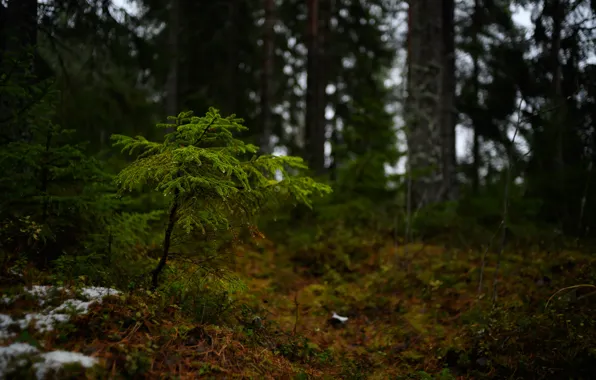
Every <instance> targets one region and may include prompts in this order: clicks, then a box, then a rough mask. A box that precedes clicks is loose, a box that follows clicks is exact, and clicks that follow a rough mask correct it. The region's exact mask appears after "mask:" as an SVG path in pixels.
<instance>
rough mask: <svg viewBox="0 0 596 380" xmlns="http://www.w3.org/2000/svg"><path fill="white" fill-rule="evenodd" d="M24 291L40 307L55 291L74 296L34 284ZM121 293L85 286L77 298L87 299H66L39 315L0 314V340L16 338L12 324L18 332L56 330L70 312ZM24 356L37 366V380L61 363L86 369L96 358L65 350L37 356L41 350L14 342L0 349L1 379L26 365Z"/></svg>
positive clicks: (81, 310) (9, 300)
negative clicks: (36, 301) (31, 327)
mask: <svg viewBox="0 0 596 380" xmlns="http://www.w3.org/2000/svg"><path fill="white" fill-rule="evenodd" d="M24 291H25V292H26V293H28V294H31V295H33V296H35V297H37V298H38V301H39V305H40V306H44V305H46V304H47V303H48V301H49V298H50V297H51V296H52V295H54V294H56V292H64V291H67V293H63V294H69V295H73V294H74V293H73V292H71V291H68V289H64V288H62V287H52V286H41V285H36V286H32V287H31V288H25V289H24ZM119 293H120V292H119V291H117V290H115V289H109V288H102V287H87V288H83V289H81V292H80V295H81V296H82V298H85V299H86V300H84V301H83V300H80V299H76V298H73V299H68V300H66V301H64V302H63V303H62V304H61V305H60V306H58V307H55V308H52V307H46V308H45V309H44V310H42V311H39V312H32V313H29V314H27V315H25V316H24V318H20V319H15V318H14V317H13V316H11V315H7V314H0V340H5V339H10V338H14V337H15V335H16V334H15V333H13V332H9V328H10V327H11V326H13V325H16V326H18V327H19V328H20V329H21V330H24V329H26V328H27V327H29V325H30V324H31V323H34V327H35V329H36V330H37V331H39V332H41V333H44V332H47V331H51V330H53V329H54V328H55V325H56V324H57V323H63V322H67V321H68V320H69V319H70V316H71V314H72V313H75V314H85V313H87V312H88V311H89V306H91V304H92V303H95V302H102V299H103V297H106V296H108V295H116V294H119ZM18 297H19V295H17V296H15V297H13V298H9V297H6V296H5V297H2V298H1V299H0V301H1V302H3V303H5V304H10V303H12V302H14V300H15V299H16V298H18ZM24 355H29V356H32V355H33V356H34V357H32V358H31V359H35V361H36V363H35V364H34V365H33V369H34V370H35V372H36V376H37V378H38V379H43V378H44V377H45V376H46V375H47V374H48V372H49V371H52V370H58V369H60V368H61V367H62V366H63V365H64V364H70V363H78V364H80V365H81V366H83V367H85V368H89V367H92V366H94V365H95V364H97V363H98V360H97V359H96V358H92V357H89V356H85V355H82V354H80V353H76V352H68V351H52V352H46V353H40V351H39V350H38V349H37V348H35V347H33V346H31V345H29V344H26V343H13V344H11V345H10V346H7V347H0V377H2V376H3V375H5V374H6V373H7V371H11V370H14V369H17V368H18V367H20V366H24V365H26V364H27V363H28V362H29V361H28V360H27V358H24V357H23V356H24Z"/></svg>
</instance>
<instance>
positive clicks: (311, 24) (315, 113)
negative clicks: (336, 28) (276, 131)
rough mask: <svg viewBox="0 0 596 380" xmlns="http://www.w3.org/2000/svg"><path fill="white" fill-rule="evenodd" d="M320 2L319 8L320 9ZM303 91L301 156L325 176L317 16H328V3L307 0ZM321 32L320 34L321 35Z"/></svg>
mask: <svg viewBox="0 0 596 380" xmlns="http://www.w3.org/2000/svg"><path fill="white" fill-rule="evenodd" d="M321 3H323V7H321ZM307 5H308V8H307V9H308V17H307V20H308V30H307V49H308V55H307V64H306V71H307V84H306V86H307V90H306V118H305V124H306V125H305V147H304V150H305V156H306V159H307V162H308V163H309V166H310V168H311V170H313V172H314V173H315V175H322V174H324V173H325V105H324V99H325V87H326V81H325V79H324V78H325V77H324V71H323V43H324V38H322V37H321V34H322V33H321V31H322V30H324V28H321V16H325V15H328V11H327V9H328V7H327V5H328V0H308V3H307ZM323 33H324V32H323Z"/></svg>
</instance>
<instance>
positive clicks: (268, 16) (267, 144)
mask: <svg viewBox="0 0 596 380" xmlns="http://www.w3.org/2000/svg"><path fill="white" fill-rule="evenodd" d="M264 8H265V24H264V25H263V68H262V72H261V123H262V128H263V131H262V134H261V152H262V153H263V154H270V153H271V152H272V147H271V134H272V133H273V125H272V124H273V121H272V113H271V108H272V107H271V102H272V82H273V59H274V43H275V30H274V27H275V18H274V11H275V0H264Z"/></svg>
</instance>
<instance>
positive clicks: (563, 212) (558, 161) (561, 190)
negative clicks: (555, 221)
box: [544, 0, 568, 221]
mask: <svg viewBox="0 0 596 380" xmlns="http://www.w3.org/2000/svg"><path fill="white" fill-rule="evenodd" d="M549 5H550V6H551V7H552V18H553V29H552V36H551V46H550V49H551V50H550V61H551V62H550V65H551V67H550V71H551V74H552V76H553V80H552V90H551V91H552V95H551V97H552V100H551V101H552V103H553V107H558V110H557V111H556V112H554V113H553V117H552V118H551V120H550V124H551V125H550V128H551V129H552V139H553V140H552V141H553V142H554V145H555V146H554V151H553V156H552V169H553V174H554V176H555V178H554V180H553V182H552V183H553V184H554V186H555V187H556V190H555V194H556V195H555V197H556V198H558V199H559V200H560V202H559V203H558V204H559V210H558V211H559V215H558V216H559V218H560V220H565V221H566V220H567V217H568V214H567V202H566V201H567V200H566V193H567V192H566V191H565V160H564V157H563V143H564V135H565V131H564V129H565V124H566V119H567V107H566V100H565V96H564V94H563V89H562V88H561V82H562V80H563V79H562V72H561V62H560V60H559V53H560V51H561V38H562V36H561V34H562V29H563V22H564V21H565V8H564V4H562V2H561V1H560V0H554V1H548V0H545V3H544V6H545V7H547V6H549Z"/></svg>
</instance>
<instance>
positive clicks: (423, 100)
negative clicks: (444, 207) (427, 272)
mask: <svg viewBox="0 0 596 380" xmlns="http://www.w3.org/2000/svg"><path fill="white" fill-rule="evenodd" d="M409 16H410V20H409V22H408V24H409V26H410V30H409V31H408V44H409V49H408V50H409V54H410V55H409V57H408V79H409V80H408V84H407V86H408V87H407V88H408V97H407V100H406V109H405V112H406V114H405V115H406V127H407V142H408V149H409V157H410V160H411V162H410V165H409V167H410V168H411V170H412V171H413V173H412V176H413V177H412V203H413V206H414V207H421V206H424V205H426V204H428V203H432V202H438V201H441V200H443V199H444V198H445V195H444V194H445V193H446V191H445V190H446V189H445V187H446V178H445V177H444V172H445V171H446V170H443V166H444V163H445V162H446V160H447V159H448V158H447V157H445V160H444V159H443V156H444V155H445V154H446V152H447V151H448V149H444V148H443V144H444V139H445V137H446V136H445V135H446V133H445V132H446V131H445V129H444V127H443V125H444V124H443V123H442V122H441V119H442V117H443V112H444V109H445V108H444V107H443V106H442V104H441V100H442V97H443V93H444V92H443V90H442V88H443V82H444V75H443V74H442V70H443V69H444V65H445V59H444V58H443V52H444V49H443V45H444V38H443V28H442V25H443V10H442V8H441V7H437V5H436V3H435V2H434V1H433V0H411V1H410V2H409Z"/></svg>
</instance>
